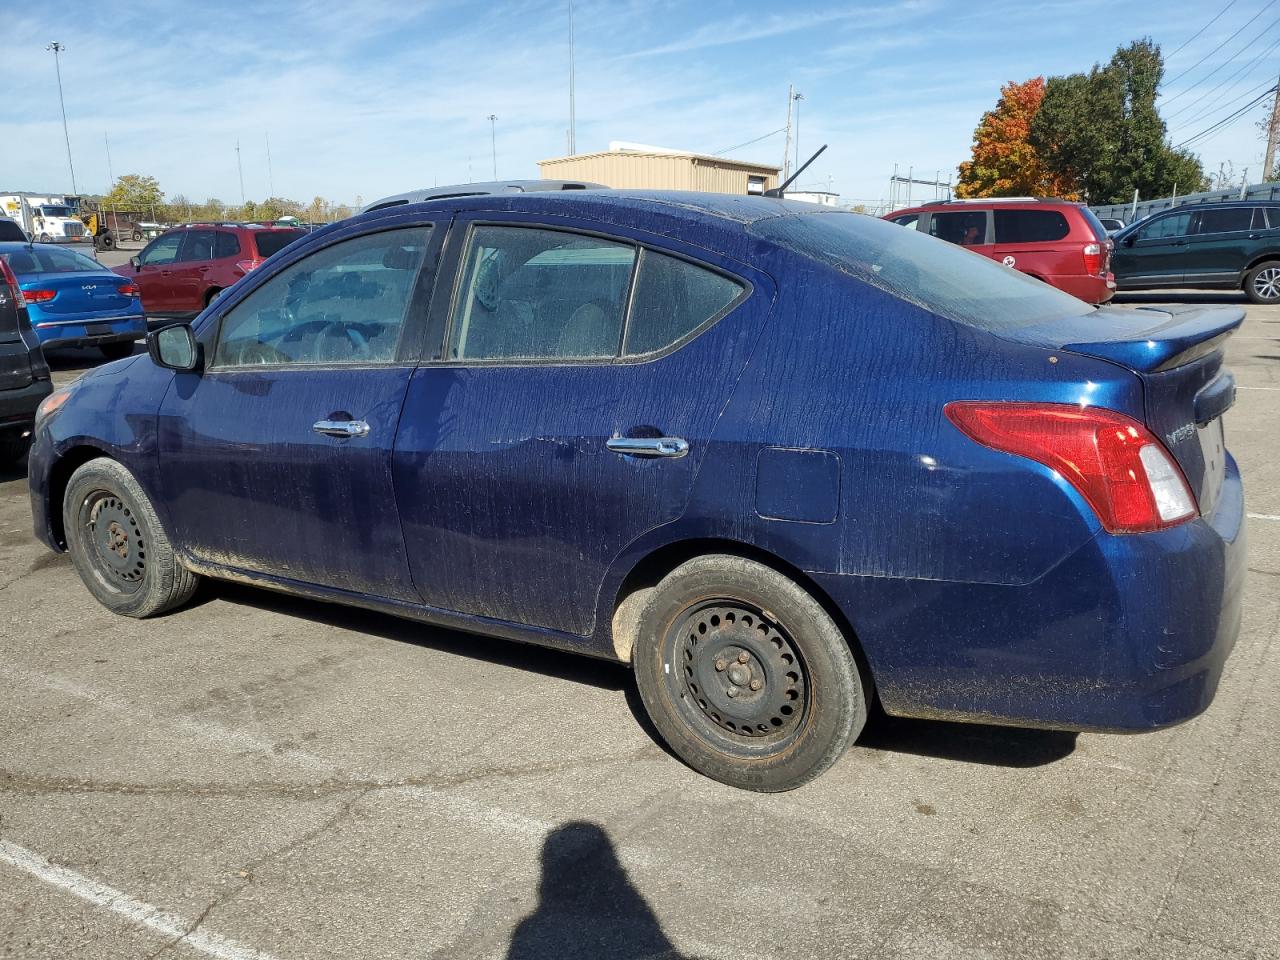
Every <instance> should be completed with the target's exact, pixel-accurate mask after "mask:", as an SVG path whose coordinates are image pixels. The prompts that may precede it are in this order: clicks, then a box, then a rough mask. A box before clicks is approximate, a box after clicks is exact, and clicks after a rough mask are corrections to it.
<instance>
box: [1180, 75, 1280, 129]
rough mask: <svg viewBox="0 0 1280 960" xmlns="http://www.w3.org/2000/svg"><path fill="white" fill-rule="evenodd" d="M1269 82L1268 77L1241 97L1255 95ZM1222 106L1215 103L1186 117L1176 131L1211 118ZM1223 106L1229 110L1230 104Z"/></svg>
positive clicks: (1237, 101)
mask: <svg viewBox="0 0 1280 960" xmlns="http://www.w3.org/2000/svg"><path fill="white" fill-rule="evenodd" d="M1271 82H1272V81H1271V78H1270V77H1268V78H1267V79H1266V80H1263V81H1262V83H1261V84H1259V85H1258V86H1256V87H1254V88H1253V89H1252V90H1249V91H1246V92H1245V93H1244V94H1243V97H1252V96H1253V95H1254V94H1255V93H1257V92H1258V91H1259V90H1261V89H1262V88H1263V87H1265V86H1267V85H1268V84H1270V83H1271ZM1234 102H1235V103H1239V102H1240V98H1237V99H1236V100H1235V101H1234ZM1223 106H1224V105H1223V104H1221V103H1216V104H1214V105H1213V106H1211V107H1209V109H1207V110H1201V111H1200V112H1199V113H1197V114H1196V115H1195V116H1194V117H1188V118H1187V119H1186V120H1183V121H1182V122H1181V123H1179V124H1178V129H1179V130H1185V129H1186V128H1187V127H1189V126H1191V125H1192V124H1193V123H1199V122H1200V121H1201V120H1203V119H1205V117H1211V116H1213V115H1214V114H1215V113H1217V112H1218V111H1220V110H1222V109H1223ZM1225 106H1226V107H1227V109H1230V107H1231V104H1230V103H1228V104H1226V105H1225Z"/></svg>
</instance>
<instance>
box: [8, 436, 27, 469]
mask: <svg viewBox="0 0 1280 960" xmlns="http://www.w3.org/2000/svg"><path fill="white" fill-rule="evenodd" d="M30 448H31V438H30V437H6V438H4V439H0V463H17V462H18V461H19V460H21V459H22V458H23V457H25V456H26V455H27V450H29V449H30Z"/></svg>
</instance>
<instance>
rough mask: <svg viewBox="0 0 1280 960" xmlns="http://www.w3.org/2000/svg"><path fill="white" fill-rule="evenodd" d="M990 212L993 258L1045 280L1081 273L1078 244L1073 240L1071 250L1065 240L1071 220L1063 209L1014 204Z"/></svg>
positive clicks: (1070, 245) (1069, 229)
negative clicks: (992, 222)
mask: <svg viewBox="0 0 1280 960" xmlns="http://www.w3.org/2000/svg"><path fill="white" fill-rule="evenodd" d="M993 213H994V217H993V219H994V220H995V231H996V235H995V241H996V242H995V246H994V247H992V257H993V258H994V259H996V260H999V261H1000V262H1001V263H1003V264H1004V265H1005V266H1006V267H1013V268H1014V269H1015V270H1021V271H1022V272H1023V273H1029V274H1031V275H1032V276H1034V277H1038V278H1039V279H1041V280H1045V281H1048V280H1049V278H1050V277H1057V276H1060V275H1062V274H1071V273H1074V274H1080V273H1081V269H1082V268H1081V265H1080V264H1081V259H1080V244H1079V243H1076V244H1074V251H1073V250H1072V246H1073V244H1070V243H1068V242H1067V236H1068V235H1069V234H1070V233H1071V224H1069V223H1068V222H1067V218H1066V216H1065V215H1064V214H1063V213H1062V211H1060V210H1052V209H1049V210H1027V209H1021V208H1014V209H1011V210H996V211H993ZM1073 253H1074V256H1072V254H1073Z"/></svg>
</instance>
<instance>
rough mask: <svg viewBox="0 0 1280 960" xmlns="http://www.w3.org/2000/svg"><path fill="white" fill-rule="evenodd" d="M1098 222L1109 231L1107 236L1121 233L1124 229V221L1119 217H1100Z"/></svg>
mask: <svg viewBox="0 0 1280 960" xmlns="http://www.w3.org/2000/svg"><path fill="white" fill-rule="evenodd" d="M1098 222H1099V223H1100V224H1102V228H1103V229H1104V230H1106V231H1107V236H1111V235H1112V234H1115V233H1119V232H1120V231H1121V230H1123V229H1124V221H1123V220H1120V219H1118V218H1117V217H1099V218H1098Z"/></svg>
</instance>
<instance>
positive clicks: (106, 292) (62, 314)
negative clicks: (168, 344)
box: [0, 243, 147, 360]
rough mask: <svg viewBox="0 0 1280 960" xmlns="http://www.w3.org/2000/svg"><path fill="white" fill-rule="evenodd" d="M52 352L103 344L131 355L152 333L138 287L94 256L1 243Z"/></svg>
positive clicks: (113, 352)
mask: <svg viewBox="0 0 1280 960" xmlns="http://www.w3.org/2000/svg"><path fill="white" fill-rule="evenodd" d="M0 257H4V258H5V260H6V261H7V262H8V264H9V268H10V269H11V270H12V271H13V272H14V274H15V275H16V276H17V278H18V286H19V288H20V289H21V290H22V296H23V299H25V300H26V302H27V312H28V313H29V314H30V316H31V326H32V327H33V328H34V329H35V332H36V337H37V338H38V339H39V340H40V345H41V346H42V347H44V348H45V349H46V350H51V349H55V348H57V347H97V348H98V349H99V350H101V351H102V353H103V355H104V356H106V358H107V359H108V360H115V359H118V358H120V357H127V356H128V355H129V354H130V353H132V352H133V345H134V343H135V342H136V341H138V340H140V339H141V338H142V337H143V336H144V335H145V334H146V332H147V324H146V320H145V319H144V317H143V314H142V301H141V300H140V299H139V292H138V287H137V286H136V285H135V284H134V283H132V282H130V281H129V280H127V279H124V278H122V277H119V276H117V275H116V274H115V273H113V272H111V271H110V270H109V269H107V268H106V267H104V266H103V265H102V264H100V263H99V262H98V261H97V260H94V259H93V258H92V257H88V256H86V255H85V254H82V253H79V252H77V251H75V250H70V249H68V248H66V247H63V246H55V245H54V244H51V243H0Z"/></svg>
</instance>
